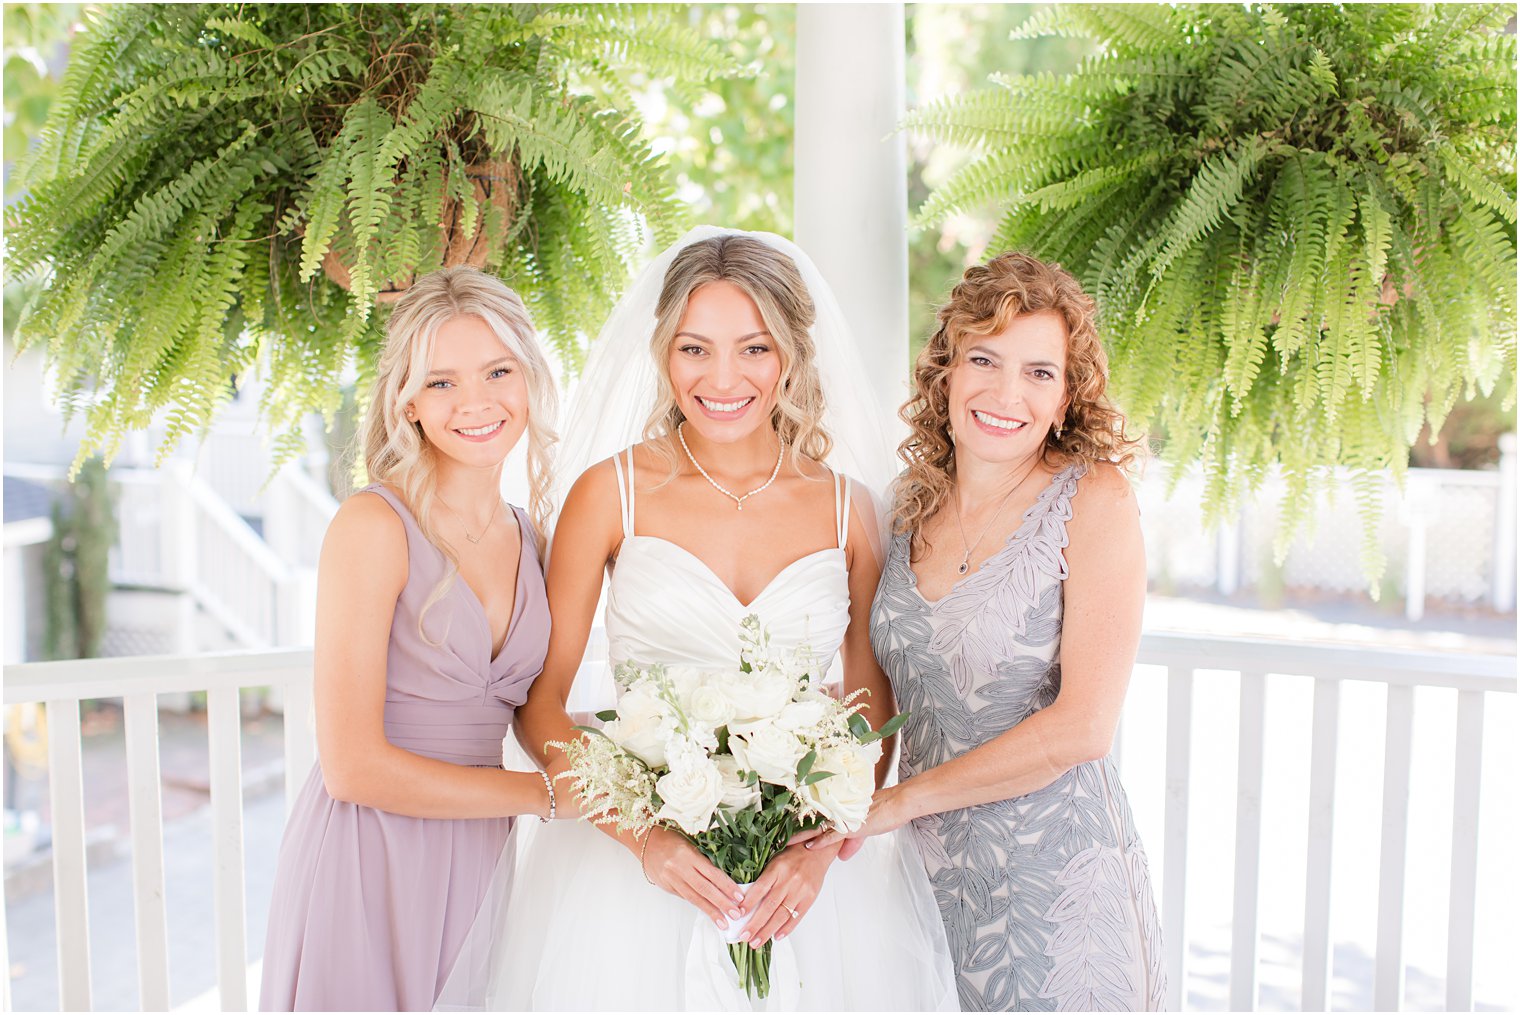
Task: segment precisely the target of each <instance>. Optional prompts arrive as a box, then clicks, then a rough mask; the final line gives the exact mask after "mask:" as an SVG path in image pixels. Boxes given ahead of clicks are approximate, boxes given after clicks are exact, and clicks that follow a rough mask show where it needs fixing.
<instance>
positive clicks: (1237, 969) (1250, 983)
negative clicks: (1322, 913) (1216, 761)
mask: <svg viewBox="0 0 1520 1015" xmlns="http://www.w3.org/2000/svg"><path fill="white" fill-rule="evenodd" d="M1266 719H1267V678H1266V675H1265V674H1263V673H1242V674H1241V675H1240V760H1239V767H1238V769H1237V790H1238V791H1237V794H1236V801H1235V910H1234V915H1233V917H1232V919H1231V928H1230V1007H1231V1008H1232V1009H1234V1010H1235V1011H1254V1010H1255V1008H1256V945H1257V931H1258V924H1257V920H1258V915H1259V914H1258V910H1259V909H1260V901H1261V900H1260V897H1261V785H1262V769H1263V765H1262V761H1263V757H1264V754H1265V749H1266V736H1265V732H1266Z"/></svg>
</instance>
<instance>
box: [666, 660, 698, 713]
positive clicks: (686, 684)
mask: <svg viewBox="0 0 1520 1015" xmlns="http://www.w3.org/2000/svg"><path fill="white" fill-rule="evenodd" d="M665 679H666V680H667V681H668V682H669V683H670V689H671V690H672V691H673V692H675V698H676V700H677V701H679V702H680V703H681V707H682V708H685V707H686V702H687V700H688V699H689V698H690V697H691V694H692V692H693V691H695V690H696V689H697V688H698V687H701V686H702V683H703V681H704V678H703V675H702V671H701V670H699V669H696V668H694V667H691V666H667V667H665Z"/></svg>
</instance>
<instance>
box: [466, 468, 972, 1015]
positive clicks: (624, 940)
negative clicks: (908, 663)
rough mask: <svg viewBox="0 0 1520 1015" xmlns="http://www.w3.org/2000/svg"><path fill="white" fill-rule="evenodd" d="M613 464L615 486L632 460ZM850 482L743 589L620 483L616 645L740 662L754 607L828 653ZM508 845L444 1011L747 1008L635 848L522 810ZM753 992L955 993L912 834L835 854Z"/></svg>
mask: <svg viewBox="0 0 1520 1015" xmlns="http://www.w3.org/2000/svg"><path fill="white" fill-rule="evenodd" d="M616 464H617V466H618V482H619V489H620V492H621V491H622V490H623V489H625V488H626V487H625V484H624V466H623V463H622V462H616ZM848 485H849V484H848V483H844V484H837V485H836V498H835V500H836V518H837V519H839V521H840V525H839V530H840V544H839V546H838V547H829V548H827V549H823V550H819V551H817V552H815V553H810V554H808V555H806V556H804V557H801V558H799V559H797V560H795V561H793V562H792V563H791V564H789V565H788V566H787V567H785V568H783V569H782V571H781V572H780V573H779V574H777V575H776V576H775V578H773V579H772V580H771V582H770V584H769V585H767V586H766V587H765V589H764V590H763V591H762V592H761V593H760V594H759V595H758V596H757V597H756V598H755V600H754V601H753V602H751V603H749V604H743V603H740V602H739V600H738V599H737V597H735V596H734V594H733V593H732V592H731V591H730V590H729V589H728V587H727V586H726V585H724V584H723V582H722V581H721V580H720V579H719V578H718V577H717V575H715V574H714V573H713V572H712V570H711V569H710V568H708V566H707V565H706V564H704V563H703V562H702V561H701V560H700V559H698V558H697V557H696V556H694V555H693V554H691V553H690V552H688V551H686V550H684V549H682V548H681V547H680V546H678V545H676V544H675V543H672V542H670V541H668V540H665V539H661V538H659V537H656V536H640V535H635V534H634V525H633V508H634V504H633V498H632V496H631V494H630V495H624V498H623V534H624V540H623V544H622V547H621V549H620V551H619V553H618V558H617V565H616V567H615V569H614V571H613V574H612V577H611V579H610V581H609V584H608V591H607V611H606V629H607V638H608V658H609V659H611V660H613V661H614V662H617V661H626V660H634V661H637V662H640V663H666V664H672V665H674V664H680V665H687V666H694V667H701V668H708V669H718V668H724V667H730V666H734V665H736V663H737V660H738V658H739V630H740V628H739V624H740V621H741V620H743V618H744V617H745V616H746V615H748V614H751V613H753V614H756V615H758V616H759V618H760V620H761V623H762V624H763V625H764V627H765V628H766V630H768V631H769V633H770V637H771V641H772V644H773V645H775V646H777V647H779V648H781V649H782V650H784V651H785V650H792V649H800V650H806V651H809V652H811V653H812V654H813V656H814V657H815V659H817V660H818V661H819V664H820V665H823V666H827V665H828V663H829V662H830V661H831V660H832V659H833V658H834V655H835V653H836V652H837V651H838V648H839V645H840V643H841V641H842V640H843V638H844V633H845V629H846V627H848V625H849V607H850V595H849V584H848V573H847V571H846V567H845V552H844V549H843V546H844V530H845V525H846V523H845V521H844V519H846V518H847V517H848V513H849V512H848V503H847V502H848V497H849V491H848ZM841 494H842V496H841ZM514 851H515V856H514V855H513V854H514ZM507 852H508V856H507V857H504V860H503V863H504V864H512V867H511V870H510V874H511V876H510V878H505V877H500V876H499V877H498V882H500V883H501V884H503V885H508V884H509V885H510V887H509V888H508V889H506V891H505V898H504V899H499V900H498V901H497V902H496V903H494V904H492V905H488V906H487V907H486V909H484V910H483V911H482V914H483V915H482V917H481V919H480V921H478V923H477V926H476V928H475V931H473V932H472V934H471V940H470V942H469V943H468V944H467V945H466V948H465V950H464V951H463V953H462V954H461V958H460V960H459V963H458V965H457V966H456V968H455V971H454V974H453V975H452V976H451V978H450V980H449V983H448V985H447V986H446V988H445V990H444V992H443V994H442V996H441V997H440V998H439V1003H438V1008H439V1010H472V1009H495V1010H554V1011H562V1010H590V1011H599V1010H601V1011H605V1010H642V1011H655V1010H662V1011H683V1010H686V1011H690V1010H729V1011H732V1010H749V1009H750V1008H751V1003H750V1002H749V1001H748V999H746V997H745V995H744V993H743V992H742V991H741V990H740V989H739V988H738V986H737V977H736V975H735V974H734V970H733V966H732V963H731V962H730V960H729V957H728V950H727V948H726V947H725V945H724V944H723V942H722V938H721V937H720V935H719V932H718V930H717V929H716V928H715V927H714V926H713V924H712V922H711V921H710V920H709V919H708V918H707V917H706V916H704V915H703V914H702V913H701V912H699V911H698V910H697V909H696V908H695V907H694V906H692V905H691V904H690V903H688V902H686V901H684V900H682V899H680V898H677V897H676V896H674V895H670V894H668V893H666V892H664V891H662V890H660V889H658V888H655V887H654V886H652V885H650V884H648V883H647V882H646V881H645V879H644V876H643V873H642V871H640V869H639V860H638V857H637V856H635V855H633V854H632V853H630V852H629V851H628V850H627V849H626V848H625V847H623V846H622V845H620V844H619V843H618V842H617V841H615V840H614V839H612V838H611V837H609V836H608V835H606V834H605V833H603V832H601V831H599V830H597V829H596V828H594V827H592V826H591V825H589V824H586V823H584V822H581V821H556V822H552V823H550V824H548V825H543V824H540V823H538V822H532V821H520V822H518V823H517V826H516V829H515V830H514V832H513V834H512V841H511V842H510V843H509V845H508V850H507ZM493 910H494V911H493ZM484 925H489V926H484ZM753 1007H754V1008H755V1009H756V1010H770V1011H795V1010H804V1011H817V1010H833V1011H879V1010H888V1011H954V1010H957V1009H958V1003H957V998H956V991H955V980H954V971H953V968H952V965H951V961H950V955H949V949H948V946H947V944H946V942H945V933H944V929H943V926H942V924H941V922H940V917H939V913H938V911H937V910H936V908H935V903H934V897H933V894H932V892H931V890H930V887H929V882H928V878H927V876H926V874H925V872H924V865H923V861H922V860H921V859H920V858H919V856H918V854H917V852H916V851H915V848H914V846H913V845H912V843H911V841H910V840H909V839H908V838H907V837H906V835H904V834H903V833H901V832H896V833H893V834H890V835H881V836H875V837H873V838H871V839H869V840H867V843H866V846H865V848H864V849H862V850H861V851H860V853H859V854H858V855H856V856H855V857H853V858H852V859H850V860H848V861H844V862H839V861H836V862H835V863H834V864H833V865H832V866H831V867H830V868H829V871H828V874H827V877H826V878H825V880H824V884H823V890H822V893H821V894H820V895H819V897H818V898H817V900H815V902H814V904H813V906H812V908H811V910H810V911H809V912H808V913H806V914H805V915H804V917H803V919H802V921H801V922H800V923H799V924H798V926H797V929H796V930H795V932H793V933H792V934H791V935H790V936H789V937H788V938H787V939H785V940H783V941H780V942H777V943H776V944H774V945H773V954H772V965H771V995H770V997H769V999H768V1000H767V1001H764V1002H755V1003H754V1005H753Z"/></svg>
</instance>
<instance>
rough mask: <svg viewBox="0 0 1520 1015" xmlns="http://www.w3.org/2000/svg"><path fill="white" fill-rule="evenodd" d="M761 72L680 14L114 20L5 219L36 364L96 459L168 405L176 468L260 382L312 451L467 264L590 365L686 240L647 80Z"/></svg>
mask: <svg viewBox="0 0 1520 1015" xmlns="http://www.w3.org/2000/svg"><path fill="white" fill-rule="evenodd" d="M7 10H8V11H9V9H7ZM7 17H9V13H8V14H7ZM633 68H637V74H634V73H633ZM735 70H736V67H735V66H734V64H733V61H732V60H731V59H730V58H729V57H727V56H726V55H725V53H724V51H723V49H722V48H721V47H720V46H718V45H717V44H716V43H714V42H712V41H711V40H708V39H706V38H704V37H703V36H702V35H700V34H699V33H698V32H697V31H695V30H694V29H693V28H692V27H691V26H690V24H689V23H688V19H687V17H686V11H685V9H684V8H682V7H680V6H678V5H632V4H436V5H416V4H347V3H323V4H256V3H206V4H141V5H134V4H113V5H109V6H106V7H102V8H89V9H88V11H87V15H86V19H85V22H84V24H83V26H82V27H81V28H80V29H79V31H77V32H76V33H75V35H74V37H73V40H72V51H71V54H70V58H69V63H68V67H67V70H66V73H65V75H64V78H63V81H62V83H61V85H60V86H59V88H58V89H57V94H56V96H55V97H53V99H52V101H51V104H50V105H49V107H48V109H47V112H46V121H45V126H44V128H43V130H42V132H41V136H40V138H39V139H38V141H37V142H36V143H35V144H34V145H33V147H32V149H31V151H30V152H29V153H28V154H27V155H26V156H25V157H24V158H23V159H22V161H21V163H20V165H19V166H18V167H17V174H16V175H17V179H18V180H19V182H20V184H21V185H22V186H23V187H24V188H25V190H26V194H25V196H24V197H23V198H22V199H21V200H20V201H19V202H17V203H16V204H14V205H11V206H10V207H9V208H8V209H7V213H6V244H7V250H6V255H7V276H8V277H11V278H16V277H22V276H27V277H31V276H40V277H41V278H42V283H41V286H40V292H39V293H38V294H37V296H36V297H35V298H34V299H33V300H32V301H31V304H30V306H29V307H28V308H27V311H26V315H25V316H24V318H23V319H22V321H21V323H20V327H19V330H18V344H19V345H20V346H22V347H23V348H24V347H25V346H27V345H28V344H31V343H38V344H45V346H46V351H47V354H48V360H49V364H50V366H51V368H52V369H53V370H54V371H56V373H57V376H58V380H59V384H60V387H61V390H62V394H63V400H64V404H65V409H66V410H67V411H69V412H71V413H72V412H76V411H77V412H82V413H83V414H84V415H85V418H86V422H87V437H86V440H85V442H84V443H83V445H82V446H81V450H80V456H81V460H82V459H83V458H84V457H87V456H88V455H89V453H90V452H91V451H92V449H93V448H94V447H97V446H98V447H101V448H103V449H104V450H105V451H106V453H107V457H108V458H109V457H110V455H111V454H112V453H113V452H114V451H115V450H116V449H117V448H118V447H119V446H120V444H121V441H122V440H123V438H124V436H125V434H126V433H128V432H130V431H132V430H135V429H140V428H142V427H145V426H147V425H148V424H149V423H150V422H152V421H154V419H155V417H156V416H158V415H159V414H160V413H163V414H165V416H166V420H167V432H166V436H165V440H164V442H163V447H162V450H163V451H165V452H166V451H167V450H169V449H170V448H172V447H173V445H174V444H175V443H176V442H177V441H178V440H179V439H181V438H182V437H184V436H185V435H186V434H188V433H191V432H193V431H195V430H197V429H199V428H201V427H204V426H205V425H206V424H207V423H208V422H209V421H210V420H211V418H212V416H213V415H214V413H215V410H216V409H217V407H218V405H219V404H220V403H221V402H222V401H223V400H224V399H226V398H227V397H228V396H229V395H230V393H231V391H232V390H233V386H234V385H235V384H236V383H237V381H238V379H239V378H240V377H242V376H243V375H244V374H246V373H248V372H249V371H252V370H254V369H258V370H259V371H260V373H261V374H262V376H263V378H264V380H265V382H266V387H265V402H264V405H263V409H264V410H265V412H266V414H267V416H268V417H269V419H270V421H271V422H272V423H273V424H274V425H275V427H276V430H277V431H283V434H284V436H283V437H282V439H281V442H280V444H279V449H280V450H281V451H282V452H283V453H285V454H289V453H293V452H294V451H295V450H296V449H298V448H299V446H300V435H299V428H298V427H297V425H296V424H297V423H298V421H299V419H300V417H301V416H302V415H304V414H305V413H306V412H308V411H312V410H320V411H322V412H323V413H324V414H325V415H327V416H328V418H329V419H331V416H332V414H333V413H334V411H336V409H337V408H338V405H339V400H340V399H341V397H342V390H343V388H344V384H343V383H341V379H342V378H344V377H345V375H346V374H347V373H349V372H350V371H352V370H354V369H355V368H357V370H358V372H359V374H360V376H359V387H360V389H361V390H362V389H363V386H364V383H365V376H364V375H365V373H366V372H367V371H368V370H369V369H371V368H372V367H373V365H374V361H375V358H376V356H377V353H378V349H379V346H380V343H381V341H382V338H383V331H384V329H383V323H384V309H383V308H384V305H385V303H386V302H387V301H390V300H394V299H395V298H397V297H398V296H399V294H400V292H401V291H402V290H404V289H405V288H406V287H407V286H408V285H409V284H410V282H411V280H412V278H414V277H415V276H416V275H418V274H421V273H425V272H427V271H430V270H432V269H434V268H437V267H440V266H443V265H452V264H472V265H474V266H476V267H482V268H485V269H487V270H491V271H494V272H496V273H498V274H500V275H502V276H503V277H505V278H506V279H507V281H508V283H509V284H510V285H511V286H512V287H513V288H514V289H516V290H517V291H518V292H520V293H521V294H522V295H523V297H524V299H525V300H526V301H527V303H528V305H529V307H530V309H531V310H532V312H533V316H534V320H535V322H536V323H537V324H538V326H539V327H540V328H541V329H543V331H544V332H545V334H546V335H547V336H548V337H549V338H550V340H551V341H553V342H554V343H555V344H557V345H558V346H559V348H560V351H561V353H562V355H563V358H564V359H565V361H566V363H567V365H568V366H570V367H571V368H572V369H573V367H574V366H575V362H576V359H577V356H578V353H579V345H578V334H579V333H582V332H588V331H593V330H594V328H595V327H596V326H597V325H599V324H600V323H601V321H602V319H603V318H604V316H605V314H606V312H607V310H608V308H609V306H610V300H611V299H612V298H613V297H614V296H615V295H616V293H615V289H616V284H617V280H621V279H623V278H625V277H626V276H627V274H628V267H629V263H630V260H631V259H632V258H633V257H634V256H636V255H637V254H638V253H639V252H640V250H641V248H642V245H643V242H644V240H645V237H646V234H647V232H650V231H652V232H653V234H654V237H655V239H656V240H657V241H658V242H661V243H664V242H668V241H669V240H671V239H673V238H674V237H675V235H677V234H678V233H679V231H680V229H681V228H682V226H683V222H684V219H683V215H682V212H681V208H680V205H679V203H678V202H677V200H676V198H675V195H674V185H673V182H672V181H671V179H670V175H669V173H668V170H667V168H666V166H665V163H664V162H663V161H662V160H660V159H659V158H657V157H656V155H655V153H654V151H653V150H652V148H651V147H650V145H649V144H648V142H647V141H646V140H645V139H644V136H643V124H642V121H641V120H640V118H639V116H638V114H637V110H636V107H635V104H634V101H633V97H632V95H631V84H632V81H633V79H634V78H635V77H636V78H637V79H638V80H639V81H647V80H648V79H649V78H650V77H668V78H671V79H674V80H676V81H678V82H681V83H683V84H684V85H686V86H687V87H690V88H693V89H694V88H696V87H698V86H700V85H701V84H704V83H706V82H710V81H712V80H714V79H715V78H717V77H719V76H721V75H724V74H727V73H730V72H733V71H735ZM9 142H10V136H9V134H8V135H7V143H8V145H9Z"/></svg>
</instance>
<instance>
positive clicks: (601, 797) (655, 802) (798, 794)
mask: <svg viewBox="0 0 1520 1015" xmlns="http://www.w3.org/2000/svg"><path fill="white" fill-rule="evenodd" d="M741 626H742V630H741V633H740V642H741V649H740V654H739V659H738V661H737V663H738V664H737V666H736V667H735V668H734V669H731V670H724V671H720V672H711V673H709V672H702V671H698V670H694V669H690V668H686V667H678V666H640V665H636V664H631V663H628V664H623V665H620V666H618V667H617V670H616V672H615V674H614V676H615V678H616V680H617V682H618V684H619V686H620V687H622V689H623V693H622V696H621V697H620V698H619V699H618V707H617V708H616V709H615V710H609V711H606V712H599V713H597V718H598V719H600V720H602V721H603V722H604V723H605V724H606V725H605V726H603V727H602V728H601V729H594V728H592V727H589V726H578V727H576V729H579V730H581V731H583V732H584V734H585V736H583V737H582V738H581V739H580V740H577V741H575V742H574V743H570V744H559V745H556V746H559V747H560V748H562V749H563V750H564V751H565V753H566V755H567V756H568V758H569V760H570V772H569V775H570V777H571V779H572V780H573V782H574V784H575V789H576V792H577V794H578V795H579V796H580V798H581V803H582V808H583V812H584V817H586V818H587V819H589V820H591V821H595V822H598V823H615V824H616V825H617V827H618V828H619V829H623V830H633V831H636V832H641V831H646V830H648V829H649V828H651V827H652V826H655V825H660V826H663V827H665V828H670V829H673V830H675V831H678V832H680V833H681V834H682V835H684V836H685V837H686V838H687V839H689V840H690V841H691V842H692V844H693V845H695V846H696V847H697V848H698V849H699V850H701V851H702V853H703V854H704V855H705V856H707V858H708V859H710V860H711V861H712V862H713V863H714V864H715V865H716V866H717V867H718V868H719V869H721V870H722V871H723V873H725V874H727V875H728V876H729V877H731V878H733V879H734V880H735V881H736V882H738V883H740V884H748V883H751V882H753V881H754V880H755V879H756V878H758V877H759V876H760V872H761V871H763V870H764V869H765V865H766V864H767V863H769V862H770V860H771V858H772V857H774V856H775V855H776V854H777V853H779V852H781V850H782V849H784V848H786V844H787V842H788V841H789V840H790V839H791V838H792V836H794V835H796V834H797V833H798V832H801V831H805V830H808V829H812V828H817V827H820V826H828V827H830V828H838V829H843V830H845V831H854V830H855V829H856V828H859V827H860V825H861V824H862V823H863V822H864V821H865V819H866V814H867V812H868V811H869V810H870V808H871V796H872V794H873V793H874V792H875V790H876V781H875V765H876V762H877V761H878V760H879V759H880V757H881V751H882V745H881V740H882V738H883V737H887V736H891V735H892V734H893V733H895V732H896V731H897V730H898V729H899V728H900V727H901V726H902V724H903V722H904V721H905V720H906V718H907V717H906V716H905V715H899V716H897V717H896V718H894V719H892V720H891V721H890V722H888V723H887V724H886V725H885V726H883V727H882V729H881V730H880V731H873V730H872V729H871V727H870V724H869V723H867V722H866V720H865V717H863V716H862V715H860V708H861V705H860V704H858V703H856V701H855V699H856V698H857V697H858V696H859V695H860V694H861V693H863V692H860V691H857V692H855V694H852V695H850V696H849V697H847V698H845V699H844V700H842V701H841V700H839V699H837V698H834V697H833V696H831V695H830V694H828V693H827V692H826V691H824V690H823V689H822V687H821V686H819V685H820V676H819V675H815V674H813V673H812V672H811V665H810V663H809V662H808V661H807V660H806V657H803V656H794V657H788V658H780V657H777V656H775V655H773V654H772V653H771V651H770V641H769V638H768V637H767V636H766V634H765V633H764V632H763V631H762V630H761V627H760V621H759V619H758V618H757V617H755V616H754V615H751V616H748V617H746V618H744V621H743V622H742V625H741ZM729 954H730V956H731V958H732V959H733V962H734V968H735V970H736V971H737V972H738V976H739V985H740V986H741V987H743V988H744V990H745V991H746V992H747V993H749V994H750V995H751V996H754V997H761V998H763V997H765V996H766V995H767V994H768V993H769V991H770V954H771V946H770V943H769V942H767V943H766V945H765V946H764V947H763V948H760V949H752V948H750V947H749V946H748V945H746V944H741V943H731V944H730V945H729Z"/></svg>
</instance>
